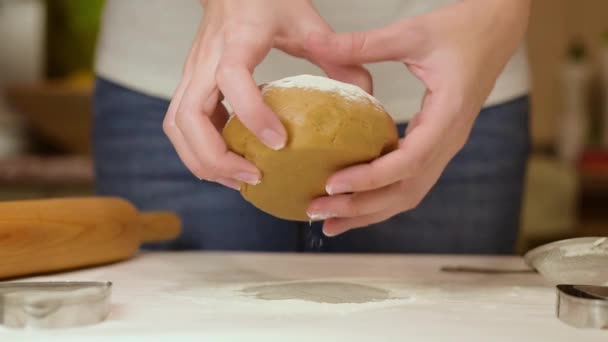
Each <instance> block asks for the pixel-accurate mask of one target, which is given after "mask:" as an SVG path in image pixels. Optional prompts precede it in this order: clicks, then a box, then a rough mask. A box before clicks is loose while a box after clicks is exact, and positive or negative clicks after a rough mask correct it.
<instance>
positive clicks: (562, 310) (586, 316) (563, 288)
mask: <svg viewBox="0 0 608 342" xmlns="http://www.w3.org/2000/svg"><path fill="white" fill-rule="evenodd" d="M556 313H557V317H558V318H559V319H560V320H561V321H562V322H564V323H566V324H568V325H570V326H572V327H575V328H591V329H608V287H607V286H592V285H558V286H557V307H556Z"/></svg>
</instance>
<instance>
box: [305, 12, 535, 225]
mask: <svg viewBox="0 0 608 342" xmlns="http://www.w3.org/2000/svg"><path fill="white" fill-rule="evenodd" d="M529 6H530V0H463V1H460V2H458V3H456V4H453V5H449V6H446V7H443V8H441V9H439V10H437V11H435V12H432V13H429V14H426V15H423V16H419V17H415V18H410V19H405V20H401V21H399V22H397V23H395V24H392V25H390V26H388V27H384V28H380V29H376V30H372V31H368V32H358V33H346V34H326V35H323V34H316V33H315V34H311V36H310V37H309V39H308V46H309V47H310V50H311V51H312V53H313V55H314V56H315V57H316V58H317V59H319V60H323V61H325V62H328V63H336V64H342V65H358V64H363V63H373V62H380V61H398V62H402V63H403V64H404V65H405V66H406V67H407V68H408V69H409V70H410V72H412V74H414V75H415V76H416V77H417V78H418V79H419V80H420V81H422V82H423V83H424V85H425V86H426V88H427V90H426V94H425V96H424V99H423V101H422V107H421V110H420V112H419V113H418V114H417V115H416V116H415V117H414V119H413V120H412V121H411V122H410V123H409V126H408V129H407V134H406V137H405V138H404V139H402V140H401V141H400V144H399V149H398V150H396V151H394V152H392V153H389V154H387V155H385V156H383V157H381V158H379V159H377V160H375V161H373V162H371V163H369V164H363V165H358V166H354V167H351V168H348V169H345V170H342V171H339V172H337V173H336V174H335V175H333V176H332V177H331V178H330V179H329V180H328V182H327V185H326V189H327V192H328V194H330V195H331V196H327V197H322V198H319V199H316V200H315V201H313V202H312V203H311V205H310V207H309V210H308V213H309V216H312V217H321V218H329V219H327V220H326V221H325V224H324V227H323V229H324V232H325V234H326V235H328V236H333V235H337V234H340V233H343V232H345V231H347V230H349V229H352V228H357V227H363V226H367V225H369V224H372V223H376V222H380V221H383V220H386V219H388V218H390V217H392V216H394V215H396V214H398V213H401V212H403V211H406V210H410V209H412V208H415V207H416V206H417V205H418V204H419V203H420V201H421V200H422V199H423V198H424V196H425V195H426V194H427V193H428V192H429V190H430V189H431V188H432V187H433V185H434V184H435V183H436V182H437V180H438V178H439V176H440V175H441V173H442V172H443V170H444V168H445V167H446V166H447V164H448V162H449V161H450V160H451V159H452V158H453V157H454V155H455V154H456V153H457V152H458V151H459V150H460V149H462V147H463V146H464V144H465V142H466V141H467V138H468V136H469V133H470V131H471V128H472V126H473V122H474V120H475V119H476V117H477V115H478V113H479V111H480V109H481V107H482V106H483V104H484V102H485V100H486V98H487V97H488V96H489V94H490V92H491V91H492V88H493V87H494V83H495V81H496V79H497V78H498V76H499V75H500V73H501V72H502V70H503V69H504V66H505V65H506V63H507V62H508V60H509V59H510V57H511V56H512V55H513V53H514V52H515V50H516V49H517V47H518V46H519V45H520V43H521V40H522V39H523V36H524V33H525V31H526V27H527V22H528V14H529Z"/></svg>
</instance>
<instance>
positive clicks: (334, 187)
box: [325, 183, 353, 195]
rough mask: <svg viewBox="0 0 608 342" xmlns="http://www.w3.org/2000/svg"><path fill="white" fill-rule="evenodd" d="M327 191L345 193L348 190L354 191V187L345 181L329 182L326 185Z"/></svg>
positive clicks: (328, 192)
mask: <svg viewBox="0 0 608 342" xmlns="http://www.w3.org/2000/svg"><path fill="white" fill-rule="evenodd" d="M325 191H326V192H327V194H328V195H336V194H344V193H347V192H352V191H353V188H352V187H351V186H350V185H348V184H345V183H337V184H327V185H326V186H325Z"/></svg>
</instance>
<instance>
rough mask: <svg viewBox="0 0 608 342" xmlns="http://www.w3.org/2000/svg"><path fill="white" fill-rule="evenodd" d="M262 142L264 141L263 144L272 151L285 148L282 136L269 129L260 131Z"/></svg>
mask: <svg viewBox="0 0 608 342" xmlns="http://www.w3.org/2000/svg"><path fill="white" fill-rule="evenodd" d="M262 140H263V141H264V144H266V145H267V146H269V147H270V148H272V149H273V150H280V149H282V148H283V147H285V139H284V138H283V135H282V134H280V133H279V132H277V131H275V130H273V129H270V128H267V129H265V130H263V131H262Z"/></svg>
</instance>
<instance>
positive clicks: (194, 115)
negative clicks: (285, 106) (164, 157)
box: [163, 0, 371, 188]
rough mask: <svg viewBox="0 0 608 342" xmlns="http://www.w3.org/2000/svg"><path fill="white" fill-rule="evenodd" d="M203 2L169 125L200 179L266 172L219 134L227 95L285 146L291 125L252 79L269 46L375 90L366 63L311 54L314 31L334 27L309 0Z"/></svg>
mask: <svg viewBox="0 0 608 342" xmlns="http://www.w3.org/2000/svg"><path fill="white" fill-rule="evenodd" d="M202 5H203V6H204V8H205V11H204V12H205V13H204V16H203V19H202V22H201V25H200V28H199V31H198V33H197V36H196V39H195V41H194V43H193V46H192V49H191V50H190V53H189V56H188V58H187V61H186V64H185V67H184V72H183V76H182V79H181V82H180V83H179V86H178V87H177V90H176V92H175V94H174V97H173V100H172V101H171V104H170V106H169V110H168V112H167V115H166V117H165V120H164V123H163V128H164V130H165V133H166V134H167V136H168V137H169V139H170V140H171V142H172V143H173V145H174V147H175V149H176V150H177V153H178V154H179V156H180V158H181V159H182V161H183V162H184V164H185V165H186V166H187V167H188V169H190V171H192V173H194V175H196V176H197V177H199V178H200V179H206V180H210V181H216V182H219V183H221V184H224V185H226V186H229V187H232V188H238V187H239V184H240V182H246V183H249V184H257V183H259V182H260V181H261V177H262V175H261V174H260V171H259V170H257V168H256V167H255V166H254V165H253V164H251V163H250V162H249V161H247V160H245V159H243V158H241V157H240V156H237V155H236V154H234V153H232V152H230V151H229V150H228V149H227V147H226V145H225V143H224V141H223V139H222V137H221V134H220V131H221V129H222V127H223V126H224V124H225V122H226V120H227V117H228V113H227V112H226V109H225V108H224V106H223V105H222V104H221V103H220V101H221V100H222V96H225V97H226V100H227V101H228V103H229V104H230V106H231V107H232V109H233V110H234V112H235V114H236V115H237V116H238V117H239V119H240V120H241V121H242V122H243V124H244V125H245V126H246V127H247V128H248V129H249V130H251V131H252V132H253V133H254V134H255V135H256V136H257V137H258V138H259V139H260V140H261V141H262V142H263V143H264V144H266V145H267V146H269V147H270V148H273V149H281V148H282V147H283V146H284V145H285V143H286V140H287V135H286V131H285V128H284V127H283V125H282V124H281V122H280V121H279V119H278V118H277V117H276V115H275V114H274V113H273V112H272V111H271V110H270V108H269V107H268V106H267V105H266V104H265V103H264V101H263V99H262V96H261V93H260V90H259V89H258V86H257V85H256V83H255V81H254V79H253V77H252V73H253V70H254V69H255V67H256V66H257V65H258V64H259V63H260V62H262V60H263V59H264V58H265V57H266V55H267V54H268V52H269V51H270V49H272V48H278V49H281V50H283V51H284V52H286V53H289V54H291V55H293V56H297V57H302V58H307V59H309V60H310V61H311V62H313V63H315V64H317V65H318V66H320V67H321V68H322V69H323V70H324V71H325V72H326V73H327V74H328V76H329V77H332V78H337V79H340V80H343V81H345V82H351V83H355V84H359V85H360V86H362V87H364V88H367V89H368V90H369V89H370V88H371V78H370V76H369V73H368V72H367V71H366V70H365V69H364V68H362V67H361V66H351V65H345V66H335V65H332V64H331V63H321V62H319V61H318V60H315V59H314V58H312V57H311V55H309V53H308V51H306V49H305V47H304V43H305V40H306V39H307V37H309V35H310V34H311V33H312V32H317V33H320V34H328V33H331V32H332V31H331V28H330V27H329V25H327V23H325V21H324V20H323V19H322V18H321V17H320V16H319V14H318V13H317V11H316V10H315V8H314V7H313V5H312V4H311V2H310V0H290V1H284V0H206V1H202Z"/></svg>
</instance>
